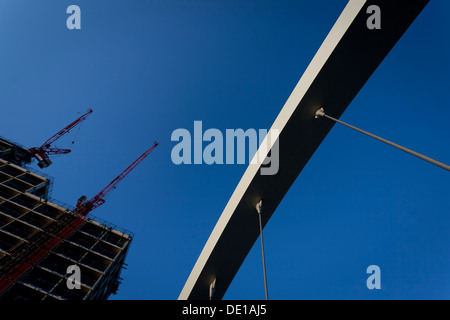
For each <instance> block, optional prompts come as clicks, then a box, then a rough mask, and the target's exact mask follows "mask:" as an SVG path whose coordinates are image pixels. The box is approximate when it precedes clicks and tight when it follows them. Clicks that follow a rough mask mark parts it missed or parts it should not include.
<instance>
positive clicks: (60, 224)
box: [0, 142, 158, 295]
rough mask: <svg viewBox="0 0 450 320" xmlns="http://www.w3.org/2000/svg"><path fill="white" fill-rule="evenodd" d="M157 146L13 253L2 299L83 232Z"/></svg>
mask: <svg viewBox="0 0 450 320" xmlns="http://www.w3.org/2000/svg"><path fill="white" fill-rule="evenodd" d="M157 146H158V142H155V143H154V144H153V145H152V146H151V147H150V149H148V150H147V151H145V152H144V153H143V154H142V155H141V156H140V157H139V158H137V159H136V160H135V161H134V162H133V163H132V164H131V165H130V166H128V168H126V169H125V170H124V171H123V172H122V173H121V174H119V175H118V176H117V177H116V178H115V179H114V180H113V181H111V183H110V184H108V185H107V186H106V187H105V188H104V189H103V190H102V191H100V192H99V193H97V194H96V195H95V196H94V197H93V198H92V199H91V200H89V201H86V196H82V197H81V198H80V199H79V200H78V202H77V206H76V207H77V208H76V210H75V211H74V213H75V214H70V213H66V214H64V215H62V216H61V217H59V218H58V219H57V220H56V221H55V222H53V223H51V224H50V225H47V226H46V227H44V231H42V232H40V233H39V234H36V235H35V236H34V237H33V238H31V239H29V241H28V242H25V243H24V246H23V247H18V248H16V250H15V252H10V255H9V256H8V259H7V260H6V261H2V263H0V271H1V273H0V295H1V294H2V293H3V292H4V291H5V290H6V289H8V288H9V287H10V286H11V285H12V284H13V283H14V282H15V281H17V280H18V279H20V278H21V277H22V276H23V275H24V274H25V273H26V272H27V271H28V270H29V269H30V268H31V267H33V266H34V265H36V264H37V263H38V262H39V261H40V260H41V259H42V258H44V257H45V256H46V255H47V254H48V253H49V252H50V251H51V250H53V249H54V248H55V247H56V246H57V245H58V244H60V243H61V242H62V241H63V240H64V239H66V238H67V237H69V236H70V235H71V234H72V233H73V232H74V231H75V230H77V229H78V228H80V227H81V226H82V225H83V224H84V223H85V221H86V218H84V216H86V215H87V214H88V213H89V212H91V211H92V210H94V209H96V208H98V207H99V206H101V205H102V204H104V203H105V200H104V197H105V196H106V195H107V194H108V193H109V192H110V191H111V190H113V189H115V188H116V187H117V184H118V183H119V182H120V181H122V179H123V178H125V177H126V176H127V175H128V174H129V173H130V172H131V170H133V169H134V168H135V167H136V166H137V165H138V164H139V163H140V162H142V160H144V159H145V158H146V157H147V156H148V155H149V154H150V152H152V151H153V149H155V148H156V147H157Z"/></svg>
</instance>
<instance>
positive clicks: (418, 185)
mask: <svg viewBox="0 0 450 320" xmlns="http://www.w3.org/2000/svg"><path fill="white" fill-rule="evenodd" d="M346 3H347V1H345V0H339V1H330V0H315V1H256V0H249V1H245V2H244V1H224V0H221V1H206V0H205V1H199V0H194V1H181V0H179V1H169V0H165V1H157V0H154V1H138V0H131V1H130V0H127V1H125V0H120V1H119V0H114V1H113V0H108V1H106V0H95V1H93V0H89V1H87V0H71V1H66V0H58V1H56V0H52V1H50V0H40V1H31V0H0V43H2V46H1V50H0V106H1V111H2V112H1V115H2V119H1V120H2V121H1V126H0V136H3V137H5V138H8V139H11V140H13V141H16V142H18V143H20V144H22V145H24V146H26V147H33V146H39V145H40V144H42V142H43V141H45V140H46V139H47V138H48V137H50V136H51V135H53V134H54V133H55V132H57V131H58V130H59V129H61V128H62V127H64V126H65V125H66V124H68V123H69V122H71V121H72V120H73V119H75V118H76V117H77V116H79V115H80V114H81V113H83V112H85V111H86V110H87V109H88V108H92V109H93V110H94V113H93V114H92V115H91V116H90V117H89V118H88V119H87V120H86V121H85V122H84V123H83V125H82V127H81V129H80V131H79V134H78V136H77V140H76V142H75V144H74V145H73V146H72V150H73V153H72V154H70V155H66V156H60V157H57V158H54V164H53V165H52V166H51V167H49V168H48V169H46V170H45V173H46V174H48V175H51V176H53V177H55V182H54V188H53V194H52V196H53V197H54V198H55V199H58V200H60V201H63V202H66V203H69V204H72V205H73V204H75V203H76V200H77V199H78V197H79V196H81V195H82V194H86V195H87V196H88V197H92V196H94V195H95V194H96V193H97V192H98V191H100V190H101V189H102V188H103V187H104V186H106V184H108V183H109V182H110V181H111V180H112V179H113V178H115V177H116V176H117V175H118V174H119V173H120V172H121V171H122V170H123V169H125V168H126V167H127V166H128V165H129V164H130V163H131V162H132V161H134V160H135V159H136V158H137V157H138V156H139V155H140V154H141V153H142V152H144V151H145V150H146V149H147V148H148V147H150V146H151V145H152V143H153V141H155V140H158V142H160V145H159V146H158V148H157V149H156V150H155V151H154V152H153V153H152V154H151V155H150V156H149V157H148V158H147V159H146V160H145V161H144V162H143V163H141V164H140V165H139V166H138V167H137V168H136V169H135V170H134V171H133V172H132V173H131V174H130V175H129V176H128V177H127V178H126V179H125V180H124V181H123V182H122V183H121V184H120V185H119V186H118V188H117V189H116V190H115V191H114V192H113V193H112V194H110V196H109V197H108V198H107V199H106V200H107V202H106V203H105V205H103V206H102V207H101V208H99V209H98V210H96V211H95V212H93V214H94V215H96V216H99V217H101V218H103V219H106V220H108V221H110V222H112V223H114V224H117V225H118V226H121V227H123V228H126V229H129V230H131V231H133V232H134V233H135V239H134V241H133V243H132V247H131V249H130V252H129V254H128V258H127V263H128V265H129V266H128V269H127V270H125V271H124V272H123V274H122V277H123V278H124V281H123V284H122V285H121V287H120V289H119V293H118V295H116V296H113V297H112V299H176V298H177V297H178V295H179V293H180V291H181V289H182V287H183V285H184V282H185V281H186V279H187V277H188V276H189V273H190V271H191V269H192V267H193V266H194V263H195V261H196V260H197V257H198V256H199V254H200V252H201V250H202V248H203V246H204V244H205V243H206V240H207V239H208V236H209V234H210V233H211V231H212V229H213V227H214V225H215V223H216V222H217V220H218V218H219V216H220V214H221V213H222V210H223V209H224V207H225V205H226V203H227V202H228V199H229V198H230V196H231V194H232V192H233V190H234V188H235V187H236V186H237V184H238V182H239V180H240V178H241V176H242V174H243V173H244V171H245V169H246V165H205V164H203V165H179V166H176V165H174V164H173V163H172V161H171V158H170V154H171V150H172V148H173V147H174V146H175V144H176V143H175V142H172V141H171V140H170V137H171V134H172V132H173V131H174V130H175V129H178V128H186V129H188V130H190V131H191V132H192V131H193V123H194V121H195V120H201V121H203V127H204V130H206V129H207V128H217V129H219V130H221V131H223V132H225V130H226V129H237V128H243V129H244V130H245V129H248V128H255V129H268V128H270V126H271V125H272V123H273V121H274V120H275V118H276V116H277V115H278V113H279V111H280V110H281V108H282V107H283V105H284V103H285V101H286V100H287V98H288V97H289V95H290V93H291V92H292V90H293V88H294V86H295V85H296V84H297V82H298V80H299V79H300V77H301V75H302V74H303V72H304V70H305V69H306V67H307V66H308V64H309V62H310V61H311V59H312V57H313V56H314V54H315V53H316V51H317V49H318V48H319V46H320V45H321V43H322V42H323V40H324V39H325V37H326V35H327V34H328V32H329V31H330V29H331V27H332V26H333V24H334V22H335V21H336V20H337V18H338V16H339V14H340V13H341V12H342V10H343V8H344V7H345V5H346ZM71 4H76V5H78V6H80V8H81V17H82V20H81V21H82V22H81V27H82V28H81V30H68V29H67V28H66V19H67V17H68V14H66V8H67V7H68V6H69V5H71ZM448 12H450V4H449V3H448V1H445V0H431V1H430V3H429V4H428V6H427V7H426V8H425V9H424V11H423V12H422V13H421V15H420V16H419V17H418V19H417V20H416V21H415V22H414V23H413V25H412V26H411V27H410V28H409V29H408V31H407V32H406V33H405V35H404V36H403V37H402V38H401V39H400V41H399V42H398V43H397V45H396V46H395V47H394V49H393V50H392V51H391V52H390V53H389V55H388V56H387V57H386V59H385V60H384V61H383V63H382V64H381V65H380V67H379V68H378V69H377V70H376V72H375V73H374V74H373V76H372V77H371V78H370V79H369V81H368V82H367V83H366V85H365V86H364V88H363V89H362V90H361V91H360V93H359V94H358V95H357V97H356V98H355V99H354V100H353V102H352V103H351V104H350V106H349V107H348V108H347V110H346V112H345V113H344V114H343V116H342V117H341V120H343V121H347V122H349V123H351V124H353V125H356V126H359V127H361V128H363V129H365V130H368V131H370V132H373V133H375V134H378V135H380V136H382V137H384V138H387V139H390V140H392V141H394V142H396V143H399V144H401V145H404V146H406V147H408V148H411V149H413V150H415V151H418V152H421V153H423V154H425V155H427V156H429V157H432V158H436V159H437V160H440V161H442V162H444V163H447V164H448V163H450V148H449V143H448V141H449V137H450V129H449V125H448V119H449V118H450V109H449V107H448V106H449V105H450V97H449V95H448V87H449V84H450V80H449V77H448V75H449V73H450V64H449V62H448V57H449V56H450V46H449V41H448V39H449V38H450V27H449V25H448V19H447V16H448ZM71 138H73V134H72V135H71V136H70V137H65V138H64V139H61V141H60V142H59V143H58V144H57V145H58V146H59V147H62V148H63V147H71ZM34 166H35V167H37V166H36V165H34ZM448 186H449V175H448V172H446V171H444V170H443V169H441V168H438V167H436V166H433V165H431V164H428V163H426V162H424V161H422V160H419V159H416V158H414V157H412V156H410V155H407V154H404V153H402V152H401V151H398V150H396V149H393V148H391V147H389V146H386V145H384V144H382V143H380V142H377V141H375V140H372V139H370V138H368V137H366V136H363V135H361V134H359V133H357V132H354V131H352V130H350V129H348V128H346V127H343V126H340V125H336V126H335V127H334V128H333V130H332V131H331V132H330V134H329V135H328V136H327V138H326V139H325V140H324V142H323V143H322V144H321V146H320V147H319V149H318V150H317V152H316V153H315V154H314V156H313V157H312V159H311V161H310V162H309V163H308V165H307V166H306V167H305V169H304V170H303V171H302V173H301V174H300V175H299V177H298V178H297V180H296V182H295V183H294V184H293V186H292V188H291V189H290V191H289V192H288V193H287V195H286V196H285V198H284V199H283V201H282V202H281V204H280V206H279V207H278V209H277V211H276V212H275V214H274V215H273V216H272V218H271V220H270V222H269V223H268V225H267V226H266V228H265V229H264V241H265V250H266V264H267V273H268V285H269V296H270V298H271V299H436V298H437V299H449V298H450V289H449V288H450V276H449V273H448V270H449V267H450V256H449V251H450V250H449V226H450V224H449V223H450V220H449V212H450V198H449V196H448V191H449V188H448ZM372 264H375V265H378V266H379V267H380V269H381V287H382V288H381V290H368V289H367V287H366V279H367V277H368V275H367V274H366V268H367V267H368V266H369V265H372ZM262 277H263V275H262V266H261V252H260V245H259V241H257V242H256V245H255V246H254V248H253V249H252V250H251V252H250V253H249V255H248V257H247V259H246V260H245V262H244V263H243V265H242V267H241V269H240V270H239V272H238V274H237V275H236V277H235V279H234V281H233V282H232V284H231V286H230V287H229V290H228V292H227V294H226V295H225V297H224V298H225V299H264V287H263V278H262Z"/></svg>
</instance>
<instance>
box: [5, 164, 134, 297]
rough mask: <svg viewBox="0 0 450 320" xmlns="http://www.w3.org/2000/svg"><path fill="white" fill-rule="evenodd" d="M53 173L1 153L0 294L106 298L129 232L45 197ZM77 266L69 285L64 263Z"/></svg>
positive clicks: (114, 282)
mask: <svg viewBox="0 0 450 320" xmlns="http://www.w3.org/2000/svg"><path fill="white" fill-rule="evenodd" d="M50 186H51V179H48V178H47V177H44V176H42V175H40V174H37V173H34V172H31V171H29V170H27V169H26V168H23V167H21V166H19V165H15V164H13V163H11V162H9V161H7V160H3V159H0V300H16V299H25V300H37V299H38V300H42V299H46V300H49V299H56V300H65V299H80V300H81V299H86V300H87V299H107V298H108V296H109V295H110V294H112V293H115V292H116V291H117V288H118V285H119V283H120V279H121V278H120V272H121V269H122V268H123V265H124V261H125V257H126V254H127V251H128V248H129V245H130V242H131V240H132V238H133V234H132V233H131V232H128V231H126V230H123V229H122V230H120V228H118V227H116V226H112V225H111V224H108V223H106V222H105V221H100V222H99V221H96V220H98V219H96V218H94V217H92V216H90V217H89V218H88V217H84V216H80V215H79V214H77V213H74V212H73V211H72V210H71V209H69V208H68V207H67V206H63V205H61V204H56V203H54V201H49V197H48V195H49V189H50ZM70 265H77V266H79V267H80V270H81V288H80V289H72V290H71V289H68V288H67V285H66V280H67V278H68V275H67V274H66V272H67V268H68V267H69V266H70Z"/></svg>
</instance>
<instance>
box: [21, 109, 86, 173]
mask: <svg viewBox="0 0 450 320" xmlns="http://www.w3.org/2000/svg"><path fill="white" fill-rule="evenodd" d="M91 113H92V109H88V111H87V112H86V113H85V114H83V115H82V116H81V117H79V118H78V119H76V120H75V121H73V122H72V123H70V124H69V125H67V126H66V127H65V128H64V129H62V130H60V131H59V132H58V133H56V134H54V135H53V136H52V137H51V138H49V139H48V140H47V141H45V142H44V143H43V144H42V146H40V147H36V148H30V149H28V150H29V151H31V154H32V155H33V157H35V158H36V159H37V160H38V161H39V162H38V166H39V168H41V169H44V168H47V167H48V166H49V165H51V164H52V162H51V161H50V159H49V156H50V155H55V154H67V153H70V152H71V150H70V149H60V148H56V147H52V144H53V143H54V142H55V141H56V140H58V139H59V138H61V137H62V136H63V135H65V134H66V133H68V132H69V131H70V130H72V129H73V128H75V127H76V126H77V125H79V124H80V123H81V122H83V121H84V120H85V119H86V118H87V117H88V115H90V114H91Z"/></svg>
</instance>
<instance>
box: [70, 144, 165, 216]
mask: <svg viewBox="0 0 450 320" xmlns="http://www.w3.org/2000/svg"><path fill="white" fill-rule="evenodd" d="M157 146H158V142H156V141H155V142H154V143H153V145H152V146H151V147H150V148H149V149H148V150H147V151H145V152H144V153H143V154H142V155H141V156H140V157H139V158H137V159H136V160H135V161H134V162H133V163H132V164H130V165H129V166H128V168H126V169H125V170H124V171H123V172H122V173H121V174H119V175H118V176H117V177H116V178H115V179H114V180H113V181H111V182H110V183H109V184H108V185H107V186H106V187H105V188H103V190H102V191H100V192H99V193H97V194H96V195H95V196H94V197H93V198H92V199H90V200H88V201H86V199H87V197H86V196H85V195H83V196H81V197H80V198H79V199H78V201H77V204H76V210H75V212H77V213H78V214H80V215H82V216H86V215H87V214H88V213H89V212H91V211H92V210H94V209H96V208H98V207H100V206H101V205H102V204H104V203H105V199H104V198H105V196H106V195H107V194H108V193H109V192H110V191H111V190H113V189H115V188H116V187H117V185H118V184H119V182H120V181H122V179H123V178H125V177H126V176H127V175H128V174H129V173H130V172H131V171H132V170H133V169H134V168H135V167H136V166H137V165H138V164H139V163H141V161H142V160H144V159H145V158H146V157H147V156H148V155H149V154H150V152H152V151H153V149H155V148H156V147H157Z"/></svg>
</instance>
